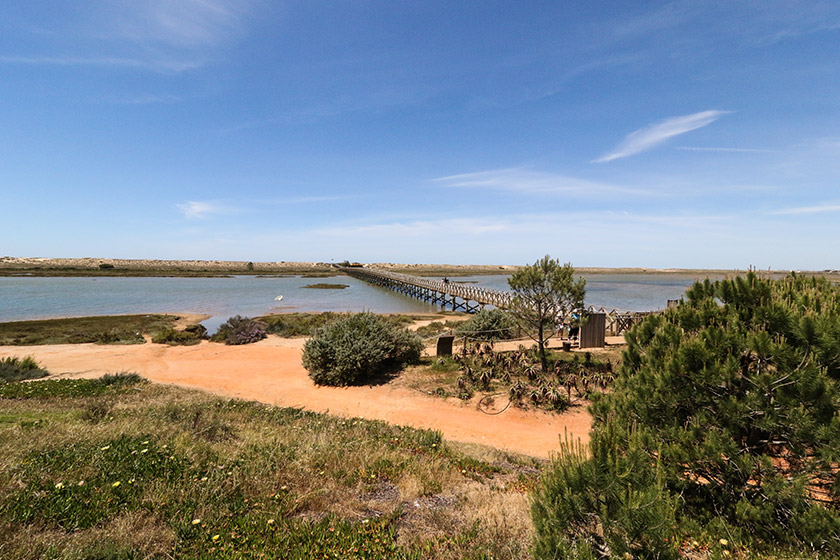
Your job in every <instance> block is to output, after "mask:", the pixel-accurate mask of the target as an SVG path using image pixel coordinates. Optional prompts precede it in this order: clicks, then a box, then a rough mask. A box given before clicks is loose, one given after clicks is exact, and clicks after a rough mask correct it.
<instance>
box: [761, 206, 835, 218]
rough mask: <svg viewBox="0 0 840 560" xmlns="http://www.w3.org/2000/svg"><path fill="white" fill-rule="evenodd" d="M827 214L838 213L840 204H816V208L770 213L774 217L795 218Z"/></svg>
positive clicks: (808, 207) (804, 207)
mask: <svg viewBox="0 0 840 560" xmlns="http://www.w3.org/2000/svg"><path fill="white" fill-rule="evenodd" d="M829 212H840V204H818V205H816V206H800V207H797V208H785V209H782V210H776V211H774V212H770V213H771V214H773V215H774V216H796V215H802V214H826V213H829Z"/></svg>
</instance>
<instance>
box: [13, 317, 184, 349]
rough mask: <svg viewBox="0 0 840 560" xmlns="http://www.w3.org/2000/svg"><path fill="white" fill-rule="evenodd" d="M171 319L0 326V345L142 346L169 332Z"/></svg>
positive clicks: (93, 319)
mask: <svg viewBox="0 0 840 560" xmlns="http://www.w3.org/2000/svg"><path fill="white" fill-rule="evenodd" d="M177 320H178V317H176V316H174V315H112V316H106V317H75V318H71V319H46V320H42V321H14V322H10V323H0V345H2V346H33V345H40V344H82V343H86V342H94V343H98V344H143V343H144V342H145V339H144V338H143V335H144V334H145V335H153V334H154V333H157V332H159V331H162V330H166V329H169V328H172V326H173V325H174V323H175V321H177Z"/></svg>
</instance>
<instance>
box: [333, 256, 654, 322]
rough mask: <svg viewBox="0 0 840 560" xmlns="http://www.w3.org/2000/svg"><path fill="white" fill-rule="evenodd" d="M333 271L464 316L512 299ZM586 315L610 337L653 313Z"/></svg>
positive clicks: (398, 277) (448, 285)
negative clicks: (599, 321)
mask: <svg viewBox="0 0 840 560" xmlns="http://www.w3.org/2000/svg"><path fill="white" fill-rule="evenodd" d="M337 268H339V270H341V271H342V272H343V273H344V274H347V275H348V276H352V277H353V278H358V279H359V280H363V281H365V282H368V283H370V284H374V285H377V286H382V287H385V288H389V289H391V290H394V291H396V292H399V293H401V294H405V295H407V296H411V297H415V298H418V299H421V300H423V301H426V302H429V303H433V304H440V305H441V307H443V308H446V307H447V306H449V307H451V308H452V310H453V311H458V310H459V309H460V310H463V311H466V312H467V313H475V312H476V311H479V310H481V309H484V307H485V306H486V305H492V306H494V307H498V308H500V309H508V308H509V307H510V304H511V300H512V299H513V295H512V294H511V293H510V292H506V291H502V290H494V289H492V288H484V287H481V286H470V285H465V284H458V283H456V282H444V281H443V280H437V279H432V278H424V277H420V276H411V275H409V274H400V273H398V272H390V271H387V270H379V269H375V268H362V267H356V266H350V267H337ZM586 312H587V313H590V314H592V313H602V314H604V316H605V327H606V332H607V333H608V334H610V335H620V334H621V333H623V332H624V331H626V330H628V329H629V328H630V327H632V326H633V325H635V324H636V323H638V322H639V321H640V320H641V319H642V318H644V317H645V316H646V315H649V314H650V313H655V312H650V311H644V312H640V311H621V310H618V309H606V308H604V307H597V308H596V307H595V306H593V305H590V306H588V307H587V308H586Z"/></svg>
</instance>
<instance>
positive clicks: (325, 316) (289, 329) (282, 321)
mask: <svg viewBox="0 0 840 560" xmlns="http://www.w3.org/2000/svg"><path fill="white" fill-rule="evenodd" d="M346 316H347V315H346V314H343V313H334V312H332V311H325V312H323V313H284V314H282V315H267V316H265V317H260V318H259V321H260V322H262V323H265V328H266V331H267V332H269V333H271V334H276V335H278V336H282V337H284V338H291V337H295V336H311V335H312V333H313V332H315V329H317V328H318V327H323V326H324V325H326V324H328V323H332V322H333V321H335V320H336V319H338V318H340V317H346Z"/></svg>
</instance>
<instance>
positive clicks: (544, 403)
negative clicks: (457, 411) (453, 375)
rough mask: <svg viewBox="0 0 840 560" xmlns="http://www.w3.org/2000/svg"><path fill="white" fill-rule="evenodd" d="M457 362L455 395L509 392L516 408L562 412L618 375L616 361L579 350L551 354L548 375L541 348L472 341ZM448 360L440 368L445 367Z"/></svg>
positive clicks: (456, 359) (463, 396) (459, 354)
mask: <svg viewBox="0 0 840 560" xmlns="http://www.w3.org/2000/svg"><path fill="white" fill-rule="evenodd" d="M451 361H452V363H453V364H457V366H458V373H459V374H460V375H459V377H458V378H457V380H456V385H457V388H456V392H455V394H456V395H458V396H459V397H460V398H462V399H465V400H468V399H471V398H472V397H473V395H474V394H475V392H477V391H480V392H484V393H496V394H498V393H505V394H507V396H508V398H509V399H510V402H511V404H513V405H514V406H518V407H525V406H527V405H531V406H535V407H538V408H543V409H547V410H553V411H556V412H562V411H563V410H566V409H567V408H568V407H569V406H570V405H571V404H573V403H575V402H576V401H579V400H581V399H588V398H589V397H591V396H592V394H593V393H594V392H595V391H602V390H604V389H605V388H607V387H608V386H609V385H610V384H611V383H612V381H613V379H614V376H613V373H612V370H613V366H612V363H611V362H610V361H608V360H607V361H598V360H594V359H592V355H591V354H590V353H589V352H586V353H584V354H583V358H582V359H581V356H580V355H579V354H577V353H575V354H572V355H571V357H569V355H566V354H561V355H555V354H552V353H549V356H548V363H549V366H550V367H549V373H547V374H545V373H543V372H542V368H541V362H540V355H539V352H538V351H537V350H536V348H531V349H527V348H525V346H523V345H520V346H519V349H518V350H515V351H513V352H495V351H494V350H493V345H492V344H489V343H483V344H482V343H475V344H470V345H466V346H464V347H463V348H462V351H461V352H459V353H458V354H456V355H454V356H453V357H452V358H451ZM439 362H441V360H439ZM445 362H446V360H445V359H444V360H443V361H442V362H441V363H440V365H439V366H438V367H444V366H445Z"/></svg>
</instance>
